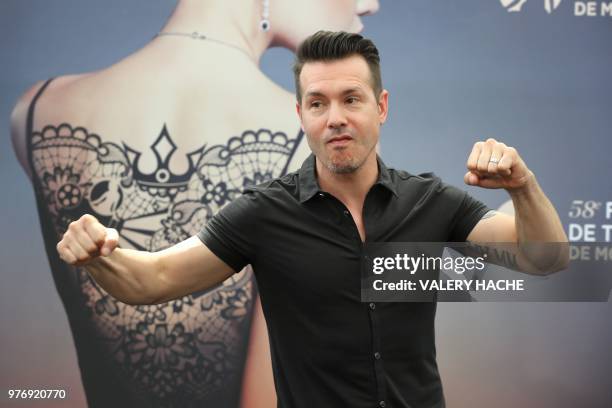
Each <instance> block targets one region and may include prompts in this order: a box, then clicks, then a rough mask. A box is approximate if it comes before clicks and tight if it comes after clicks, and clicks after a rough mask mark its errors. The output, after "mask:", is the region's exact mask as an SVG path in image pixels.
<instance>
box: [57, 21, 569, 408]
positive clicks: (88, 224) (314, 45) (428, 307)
mask: <svg viewBox="0 0 612 408" xmlns="http://www.w3.org/2000/svg"><path fill="white" fill-rule="evenodd" d="M294 73H295V80H296V90H297V105H296V107H297V113H298V116H299V118H300V121H301V124H302V128H303V130H304V132H305V134H306V135H307V139H308V144H309V146H310V148H311V150H312V152H313V156H311V157H310V158H309V159H307V160H306V161H305V162H304V164H303V165H302V168H301V169H300V170H299V171H298V172H295V173H291V174H288V175H286V176H284V177H282V178H280V179H276V180H273V181H271V182H268V183H265V184H263V185H260V186H257V187H254V188H250V189H248V190H247V191H246V192H245V194H244V195H243V196H241V197H240V198H238V199H237V200H235V201H234V202H232V203H231V204H230V205H228V206H227V207H225V208H224V209H223V210H222V211H221V212H220V213H219V214H218V215H217V216H216V217H214V218H213V219H211V221H210V222H209V223H208V224H207V226H206V227H205V228H204V229H203V230H202V231H201V232H200V234H198V236H197V237H192V238H190V239H187V240H186V241H184V242H182V243H180V244H178V245H176V246H174V247H171V248H169V249H166V250H163V251H160V252H156V253H146V252H138V251H133V250H126V249H120V248H117V249H116V246H117V235H116V232H115V231H114V230H112V229H106V228H105V227H104V226H102V225H101V224H100V223H98V222H97V221H96V220H95V219H94V218H93V217H91V216H84V217H82V218H81V219H80V220H78V221H77V222H75V223H73V224H71V225H70V227H69V229H68V231H67V233H66V234H65V236H64V238H63V239H62V241H61V242H60V243H59V244H58V251H59V253H60V256H61V257H62V259H64V260H65V261H66V262H69V263H72V264H80V265H84V266H85V267H86V269H87V270H88V271H89V273H90V274H91V275H92V276H93V277H94V278H95V280H96V281H98V282H99V283H100V285H102V286H103V287H104V288H105V289H106V290H107V291H108V292H109V293H111V294H113V296H115V297H117V299H119V300H121V301H124V302H126V303H133V304H140V303H147V304H150V303H157V302H163V301H167V300H169V299H173V298H176V297H179V296H183V295H185V294H187V293H190V292H193V291H198V290H203V289H206V288H210V287H212V286H214V285H217V284H219V283H220V282H222V281H223V280H224V279H226V278H227V277H229V276H231V274H232V273H234V272H236V271H240V270H241V269H242V267H244V265H247V264H251V265H252V266H253V268H254V271H255V275H256V277H257V281H258V286H259V289H260V294H261V299H262V306H263V309H264V314H265V316H266V320H267V323H268V331H269V334H270V343H271V350H272V359H273V367H274V376H275V383H276V389H277V394H278V400H279V406H282V407H312V406H317V407H332V406H347V407H373V406H379V407H386V406H389V407H419V408H420V407H441V406H444V397H443V393H442V386H441V382H440V378H439V374H438V370H437V366H436V359H435V341H434V325H433V322H434V316H435V303H378V304H375V303H369V304H366V303H361V302H360V273H359V271H360V265H361V262H362V260H363V259H365V258H367V256H368V255H367V253H366V252H365V249H364V246H363V243H364V242H365V241H368V242H387V241H396V242H402V241H404V242H409V241H417V242H448V241H465V240H466V239H467V240H470V241H480V242H518V243H524V242H528V241H540V242H542V241H546V242H566V241H567V238H566V237H565V233H564V231H563V228H562V226H561V222H560V221H559V217H558V216H557V213H556V211H555V210H554V208H553V207H552V205H551V204H550V202H549V200H548V199H547V198H546V196H545V195H544V194H543V193H542V191H541V189H540V188H539V186H538V184H537V181H536V179H535V177H534V175H533V173H532V172H531V171H530V170H529V169H528V168H527V166H526V165H525V163H524V162H523V160H522V159H521V158H520V156H519V155H518V153H517V152H516V150H515V149H513V148H511V147H507V146H506V145H504V144H503V143H499V142H497V141H495V140H493V139H489V140H487V141H486V142H478V143H476V144H475V145H474V148H473V150H472V153H471V154H470V156H469V158H468V163H467V167H468V172H467V173H466V175H465V181H466V183H467V184H470V185H477V186H481V187H484V188H504V189H506V190H507V191H508V192H509V194H510V196H511V198H512V200H513V203H514V206H515V209H516V218H514V217H510V216H506V215H502V214H496V213H491V212H489V211H488V209H487V208H486V207H485V206H484V205H483V204H482V203H480V202H478V201H476V200H474V199H472V198H471V197H469V196H468V195H467V194H466V193H465V192H462V191H460V190H458V189H456V188H453V187H450V186H448V185H445V184H443V183H442V182H441V181H440V180H439V179H438V178H436V177H433V176H432V177H419V176H413V175H410V174H408V173H406V172H402V171H395V170H392V169H388V168H386V167H385V165H384V164H383V162H382V161H380V160H379V159H378V157H377V155H376V145H377V143H378V140H379V133H380V126H381V125H382V124H383V123H384V122H385V120H386V118H387V112H388V92H387V91H386V90H384V89H383V87H382V81H381V77H380V66H379V56H378V50H377V49H376V47H375V46H374V44H373V43H372V42H371V41H370V40H367V39H364V38H363V37H361V36H360V35H356V34H348V33H344V32H337V33H333V32H318V33H316V34H314V35H313V36H311V37H309V38H308V39H307V40H306V41H305V42H304V43H303V44H302V45H301V46H300V48H299V49H298V52H297V56H296V64H295V67H294ZM99 255H101V256H99ZM519 255H520V256H521V259H523V262H524V263H529V262H533V261H534V260H533V259H529V257H528V255H527V254H519ZM564 261H565V260H564V259H563V257H559V259H554V262H552V263H551V262H550V260H547V262H548V265H547V266H548V269H549V270H555V269H558V268H559V267H560V266H561V265H563V263H564Z"/></svg>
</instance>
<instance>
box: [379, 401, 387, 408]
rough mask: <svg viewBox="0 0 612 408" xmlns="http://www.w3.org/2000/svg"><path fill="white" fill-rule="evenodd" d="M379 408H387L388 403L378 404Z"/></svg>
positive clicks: (381, 402)
mask: <svg viewBox="0 0 612 408" xmlns="http://www.w3.org/2000/svg"><path fill="white" fill-rule="evenodd" d="M378 406H379V407H380V408H385V407H386V406H387V403H386V402H385V401H380V402H379V403H378Z"/></svg>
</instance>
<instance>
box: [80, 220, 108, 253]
mask: <svg viewBox="0 0 612 408" xmlns="http://www.w3.org/2000/svg"><path fill="white" fill-rule="evenodd" d="M84 228H85V231H86V232H87V234H88V235H89V236H90V238H91V240H92V241H93V242H94V243H95V244H96V247H98V248H100V247H101V246H102V245H103V244H104V240H105V239H106V227H105V226H104V225H102V224H100V222H98V221H97V220H95V222H87V223H85V226H84Z"/></svg>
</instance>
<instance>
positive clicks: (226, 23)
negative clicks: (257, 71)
mask: <svg viewBox="0 0 612 408" xmlns="http://www.w3.org/2000/svg"><path fill="white" fill-rule="evenodd" d="M260 3H261V2H255V1H238V0H231V1H202V0H180V1H179V2H178V4H177V6H176V8H175V9H174V11H173V12H172V15H171V16H170V18H169V19H168V21H167V22H166V24H165V25H164V26H163V28H162V29H161V30H160V32H173V33H193V32H198V33H199V34H203V35H205V36H206V37H209V38H211V39H212V40H216V41H217V42H218V43H220V44H226V45H228V46H230V47H232V46H233V47H235V48H237V49H238V50H241V51H242V52H243V53H245V54H247V55H248V56H249V57H250V58H251V59H252V61H253V62H254V63H255V64H257V65H258V64H259V59H260V58H261V56H262V55H263V53H264V52H265V50H266V49H267V48H268V47H269V46H270V43H271V39H272V34H271V33H270V32H269V31H268V32H264V31H262V30H261V28H260V27H259V23H260V17H261V4H260ZM185 40H189V41H193V40H190V39H188V38H185ZM204 41H205V40H204ZM177 46H180V45H177ZM207 52H208V50H207Z"/></svg>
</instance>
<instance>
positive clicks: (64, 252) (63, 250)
mask: <svg viewBox="0 0 612 408" xmlns="http://www.w3.org/2000/svg"><path fill="white" fill-rule="evenodd" d="M57 253H58V254H59V256H60V258H61V259H63V260H64V262H66V263H69V264H74V263H76V261H77V258H76V256H74V254H73V253H72V252H71V251H70V248H68V247H67V246H66V244H65V243H64V242H63V241H60V242H58V243H57Z"/></svg>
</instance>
